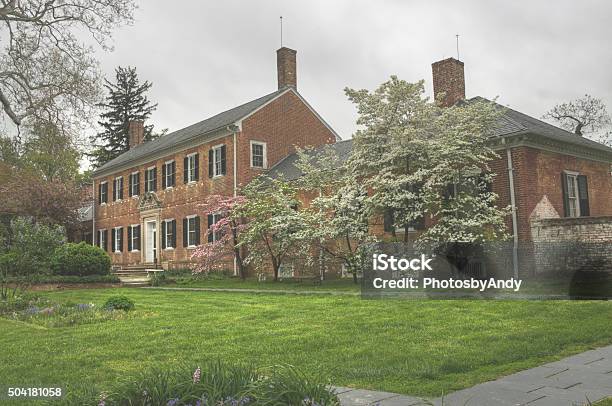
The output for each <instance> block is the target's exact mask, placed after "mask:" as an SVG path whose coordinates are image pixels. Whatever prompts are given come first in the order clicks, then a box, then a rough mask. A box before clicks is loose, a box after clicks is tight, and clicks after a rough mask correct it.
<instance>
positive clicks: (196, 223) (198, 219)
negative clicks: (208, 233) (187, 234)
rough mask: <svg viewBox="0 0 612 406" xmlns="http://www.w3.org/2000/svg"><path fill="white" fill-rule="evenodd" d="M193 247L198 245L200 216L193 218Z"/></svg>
mask: <svg viewBox="0 0 612 406" xmlns="http://www.w3.org/2000/svg"><path fill="white" fill-rule="evenodd" d="M195 235H196V236H195V239H196V240H195V245H200V216H197V217H196V218H195Z"/></svg>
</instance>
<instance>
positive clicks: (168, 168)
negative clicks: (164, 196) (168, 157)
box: [162, 160, 176, 189]
mask: <svg viewBox="0 0 612 406" xmlns="http://www.w3.org/2000/svg"><path fill="white" fill-rule="evenodd" d="M175 175H176V164H175V162H174V160H172V161H168V162H166V163H164V166H163V167H162V188H163V189H168V188H171V187H174V184H175V182H176V176H175Z"/></svg>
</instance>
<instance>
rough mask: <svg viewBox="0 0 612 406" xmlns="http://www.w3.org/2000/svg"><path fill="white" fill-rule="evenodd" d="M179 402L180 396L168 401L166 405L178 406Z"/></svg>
mask: <svg viewBox="0 0 612 406" xmlns="http://www.w3.org/2000/svg"><path fill="white" fill-rule="evenodd" d="M178 402H179V399H178V398H174V399H170V400H169V401H168V403H166V406H176V405H178Z"/></svg>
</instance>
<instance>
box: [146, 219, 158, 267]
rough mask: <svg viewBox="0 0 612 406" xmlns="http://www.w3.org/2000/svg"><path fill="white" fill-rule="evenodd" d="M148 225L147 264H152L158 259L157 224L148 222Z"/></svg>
mask: <svg viewBox="0 0 612 406" xmlns="http://www.w3.org/2000/svg"><path fill="white" fill-rule="evenodd" d="M146 225H147V226H146V230H147V231H146V241H145V244H146V245H145V247H146V249H145V262H147V263H151V264H152V263H154V262H155V259H156V258H157V257H156V255H157V223H156V222H155V221H148V222H147V223H146Z"/></svg>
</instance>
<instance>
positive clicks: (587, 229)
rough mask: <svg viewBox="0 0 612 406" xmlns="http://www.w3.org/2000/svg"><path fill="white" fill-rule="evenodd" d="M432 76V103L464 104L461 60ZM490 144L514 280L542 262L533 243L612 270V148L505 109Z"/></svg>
mask: <svg viewBox="0 0 612 406" xmlns="http://www.w3.org/2000/svg"><path fill="white" fill-rule="evenodd" d="M432 73H433V88H434V96H435V97H436V99H437V97H438V96H439V95H443V96H444V99H443V104H444V105H446V106H451V105H454V104H455V103H457V102H459V101H461V100H465V99H466V97H465V79H464V64H463V62H461V61H458V60H456V59H454V58H448V59H445V60H442V61H438V62H435V63H433V64H432ZM475 99H478V98H477V97H475V98H473V99H470V100H475ZM468 101H469V100H468ZM491 145H492V147H493V148H494V150H496V151H497V152H498V154H499V158H498V159H496V160H495V161H493V162H491V163H490V167H491V170H492V171H493V172H495V173H496V175H497V176H496V177H495V180H494V182H493V185H492V189H493V191H494V192H495V193H497V194H498V195H499V200H498V204H499V205H500V206H501V207H505V206H511V207H512V208H513V210H512V215H511V216H510V217H509V218H508V219H507V227H508V230H509V232H510V234H511V235H512V236H513V241H512V242H511V243H510V244H508V246H509V247H511V249H510V250H509V251H511V252H508V257H511V258H510V259H509V262H511V266H512V268H513V272H514V274H518V273H519V269H523V270H531V269H533V268H534V264H535V263H534V261H535V262H538V261H539V260H540V259H542V258H538V255H534V250H537V249H536V248H534V246H537V243H548V245H546V244H544V245H542V248H541V251H547V250H550V247H551V244H557V245H556V246H559V244H560V243H563V242H568V241H572V242H574V241H581V242H585V243H588V244H587V245H586V246H588V247H589V249H588V251H585V252H586V253H585V258H584V260H585V262H589V261H591V262H592V260H593V252H594V251H597V252H598V254H597V255H598V258H600V257H602V256H603V258H604V260H603V261H604V263H605V264H606V265H605V266H606V267H607V268H606V269H608V268H609V270H612V172H611V170H612V149H611V148H609V147H607V146H605V145H602V144H599V143H597V142H594V141H592V140H589V139H587V138H584V137H581V136H578V135H575V134H573V133H570V132H567V131H565V130H562V129H560V128H558V127H555V126H553V125H550V124H547V123H545V122H543V121H541V120H538V119H536V118H533V117H530V116H528V115H526V114H523V113H520V112H518V111H515V110H512V109H509V108H506V109H505V115H504V116H503V117H502V119H501V120H500V123H499V125H498V126H497V128H496V130H495V133H494V135H493V136H492V137H491ZM334 148H335V149H336V151H337V152H338V155H339V156H340V157H344V158H346V157H348V156H349V155H350V153H351V149H352V140H350V139H349V140H345V141H341V142H338V143H336V144H335V146H334ZM296 160H297V156H296V155H295V154H291V155H289V156H288V157H287V158H285V159H284V160H282V161H281V162H280V163H279V164H277V165H276V166H275V167H273V168H271V171H270V174H271V176H273V177H274V176H279V175H282V176H283V177H284V178H286V179H296V178H297V177H299V176H301V173H300V171H299V170H298V169H297V168H296V167H295V162H296ZM424 220H425V221H424V222H423V223H422V224H421V225H420V226H418V225H417V226H415V227H409V228H407V230H406V232H408V233H409V234H411V235H410V237H409V238H410V239H411V240H413V239H414V238H415V237H416V236H417V235H418V234H419V233H420V232H422V229H424V228H426V227H427V225H428V224H430V223H431V221H432V220H431V218H426V219H424ZM391 224H392V220H390V219H389V218H388V217H386V216H385V217H383V216H380V218H378V219H373V220H372V222H371V229H372V232H373V233H374V234H375V235H378V236H381V237H387V238H388V237H390V235H391V231H392V230H391V227H392V225H391ZM400 234H402V235H403V233H400ZM402 235H400V237H401V236H402ZM592 243H596V244H595V245H593V244H592ZM574 248H575V246H574ZM574 251H575V250H574ZM556 254H559V253H558V252H557V253H552V252H551V253H549V254H546V253H543V254H542V255H544V256H546V255H548V256H554V255H556ZM534 256H535V257H536V258H535V259H534ZM589 256H590V257H589ZM600 259H601V258H600ZM543 260H544V261H545V260H546V258H544V259H543ZM544 268H545V267H544V266H539V269H544Z"/></svg>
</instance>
